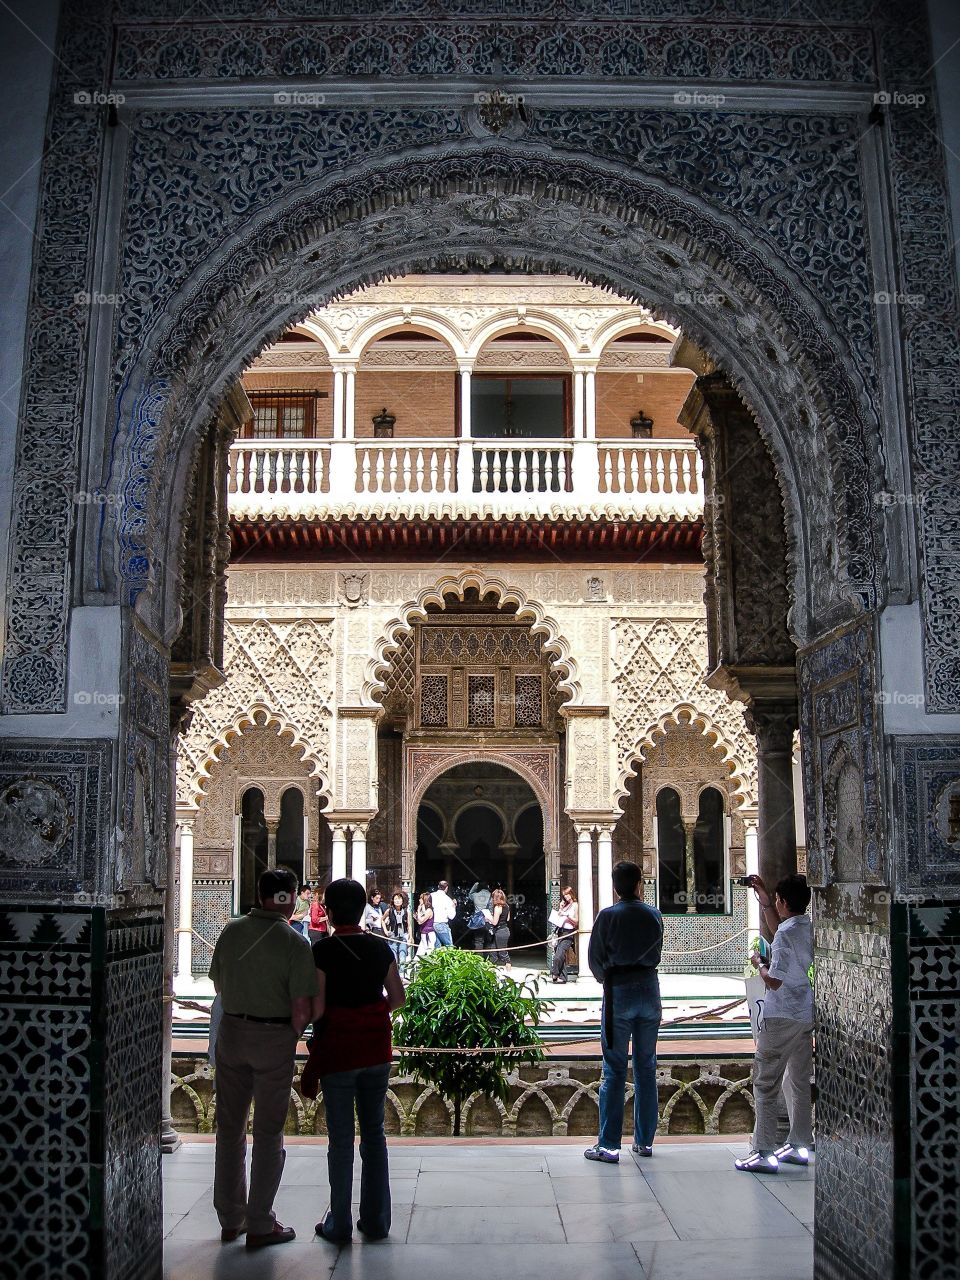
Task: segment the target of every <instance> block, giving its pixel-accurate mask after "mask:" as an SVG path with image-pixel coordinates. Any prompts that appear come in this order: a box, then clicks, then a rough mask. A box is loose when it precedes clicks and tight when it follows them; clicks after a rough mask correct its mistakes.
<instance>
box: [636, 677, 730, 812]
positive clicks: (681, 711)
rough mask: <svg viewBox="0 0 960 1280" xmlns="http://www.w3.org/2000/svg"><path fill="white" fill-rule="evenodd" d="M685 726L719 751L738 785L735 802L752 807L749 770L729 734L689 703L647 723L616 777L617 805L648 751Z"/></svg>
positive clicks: (708, 715) (678, 705)
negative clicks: (748, 782) (750, 804)
mask: <svg viewBox="0 0 960 1280" xmlns="http://www.w3.org/2000/svg"><path fill="white" fill-rule="evenodd" d="M686 725H690V726H692V727H693V728H694V729H698V730H699V731H700V733H701V735H702V736H703V737H704V738H706V740H707V741H708V742H709V743H710V745H711V747H715V748H719V750H720V752H721V756H722V760H723V763H724V764H725V765H727V766H728V767H729V769H730V777H731V778H732V779H733V780H734V781H735V783H736V788H735V790H734V793H733V799H734V800H735V801H736V802H737V803H738V804H739V805H741V806H742V805H745V804H749V802H750V795H749V792H748V791H747V778H746V770H745V769H744V766H743V762H742V761H741V760H740V757H739V756H738V755H737V752H736V750H735V749H734V748H733V746H731V744H730V741H729V739H728V738H727V735H726V733H725V732H724V730H723V729H722V728H721V727H720V726H719V725H718V724H717V723H716V721H715V720H714V719H713V717H712V716H711V715H710V713H709V712H707V711H703V710H702V709H701V708H699V707H695V706H693V705H692V703H689V702H680V703H678V704H677V705H676V706H675V707H672V708H671V709H670V710H669V711H665V712H664V713H663V715H661V716H659V717H658V718H657V719H656V720H655V721H653V722H652V723H650V724H648V726H647V728H646V729H645V730H644V732H643V733H642V734H641V736H640V740H639V742H638V743H637V745H636V746H635V748H634V750H633V753H632V754H631V756H630V759H629V763H628V765H627V767H626V768H625V769H623V770H622V771H621V773H620V776H619V777H618V778H617V790H616V794H615V803H616V804H620V803H621V801H622V800H624V799H625V797H626V796H627V794H628V791H627V783H628V781H629V779H630V778H632V777H636V773H637V768H638V766H639V765H641V764H643V761H644V756H645V755H646V753H647V751H649V750H650V748H651V747H654V746H656V744H657V741H658V740H659V739H661V738H663V737H664V736H665V735H666V733H667V731H668V730H669V729H672V728H677V729H679V728H682V727H684V726H686Z"/></svg>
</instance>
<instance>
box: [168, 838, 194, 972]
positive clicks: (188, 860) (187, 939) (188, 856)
mask: <svg viewBox="0 0 960 1280" xmlns="http://www.w3.org/2000/svg"><path fill="white" fill-rule="evenodd" d="M177 827H178V828H179V832H180V923H179V925H178V926H177V977H178V978H179V979H180V981H181V983H183V982H188V983H189V982H190V980H191V978H192V976H193V819H192V818H181V819H180V820H179V822H178V823H177ZM171 893H172V886H171Z"/></svg>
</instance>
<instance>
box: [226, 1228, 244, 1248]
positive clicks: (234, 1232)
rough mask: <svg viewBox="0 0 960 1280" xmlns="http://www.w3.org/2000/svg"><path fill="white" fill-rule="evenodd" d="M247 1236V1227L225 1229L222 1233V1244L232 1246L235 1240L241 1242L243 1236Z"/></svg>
mask: <svg viewBox="0 0 960 1280" xmlns="http://www.w3.org/2000/svg"><path fill="white" fill-rule="evenodd" d="M246 1234H247V1228H246V1227H224V1228H223V1229H222V1230H221V1232H220V1243H221V1244H232V1243H233V1241H234V1240H239V1239H240V1237H241V1236H245V1235H246Z"/></svg>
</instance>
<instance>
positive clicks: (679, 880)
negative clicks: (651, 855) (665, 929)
mask: <svg viewBox="0 0 960 1280" xmlns="http://www.w3.org/2000/svg"><path fill="white" fill-rule="evenodd" d="M684 845H685V842H684V832H683V822H682V821H681V819H680V797H679V795H678V794H677V793H676V791H674V790H673V788H672V787H664V789H663V790H662V791H658V792H657V854H658V858H657V861H658V866H657V900H658V904H659V907H660V910H661V911H662V912H664V914H676V913H677V912H685V911H686V909H687V899H686V893H687V876H686V869H685V864H684Z"/></svg>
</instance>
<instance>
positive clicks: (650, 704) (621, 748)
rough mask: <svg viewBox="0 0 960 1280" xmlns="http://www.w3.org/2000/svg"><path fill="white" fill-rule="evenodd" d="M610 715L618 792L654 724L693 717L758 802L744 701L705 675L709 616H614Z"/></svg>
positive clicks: (750, 802)
mask: <svg viewBox="0 0 960 1280" xmlns="http://www.w3.org/2000/svg"><path fill="white" fill-rule="evenodd" d="M613 637H614V647H613V659H612V672H611V684H612V698H611V703H612V712H611V714H612V720H613V730H614V735H615V742H616V759H617V792H618V797H622V796H625V795H626V793H627V779H628V778H629V776H630V774H631V773H633V772H634V770H635V766H636V764H637V763H638V762H639V760H640V759H641V757H642V755H643V753H644V752H645V750H646V749H647V748H649V747H650V746H652V745H653V744H654V741H655V738H656V735H657V734H658V732H662V730H663V728H664V727H665V726H666V724H667V723H669V722H671V721H672V722H675V723H682V722H684V721H689V722H692V723H693V724H695V725H698V726H700V727H701V729H702V731H703V732H705V733H706V734H707V736H708V738H711V739H713V740H714V741H715V742H717V743H718V745H720V746H721V747H722V749H723V753H724V759H725V760H726V761H727V762H728V763H729V764H730V765H732V766H733V777H734V778H735V780H736V783H737V795H738V796H739V797H740V799H741V801H742V802H743V803H744V804H746V805H747V806H748V807H751V808H752V807H754V806H755V805H756V803H757V753H756V744H755V740H754V738H753V736H752V734H750V733H749V732H748V730H747V727H746V724H745V722H744V719H743V709H742V707H741V706H740V705H739V704H737V703H733V702H731V701H730V699H729V698H728V696H727V694H726V693H723V692H721V691H720V690H717V689H710V688H708V687H707V685H706V684H705V683H704V678H705V676H706V674H707V627H706V619H705V618H703V617H698V618H686V619H684V618H657V619H636V618H617V619H616V620H615V622H614V624H613Z"/></svg>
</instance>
